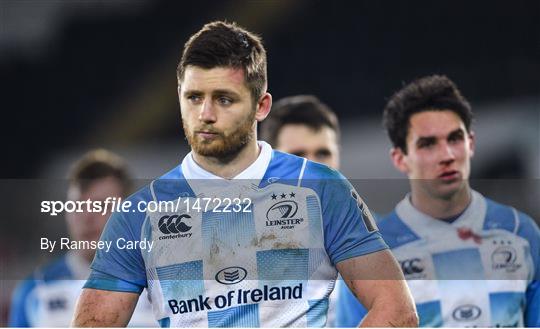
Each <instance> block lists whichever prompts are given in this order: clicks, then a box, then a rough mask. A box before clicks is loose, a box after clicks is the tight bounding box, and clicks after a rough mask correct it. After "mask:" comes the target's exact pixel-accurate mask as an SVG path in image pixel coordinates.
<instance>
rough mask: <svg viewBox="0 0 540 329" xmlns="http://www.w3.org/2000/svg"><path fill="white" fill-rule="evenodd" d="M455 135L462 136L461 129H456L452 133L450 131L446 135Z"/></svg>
mask: <svg viewBox="0 0 540 329" xmlns="http://www.w3.org/2000/svg"><path fill="white" fill-rule="evenodd" d="M457 134H464V131H463V129H461V128H458V129H456V130H453V131H451V132H450V133H449V134H448V136H455V135H457Z"/></svg>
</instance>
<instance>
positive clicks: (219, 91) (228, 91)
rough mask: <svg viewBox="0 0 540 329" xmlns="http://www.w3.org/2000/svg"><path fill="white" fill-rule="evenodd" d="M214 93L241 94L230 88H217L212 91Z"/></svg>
mask: <svg viewBox="0 0 540 329" xmlns="http://www.w3.org/2000/svg"><path fill="white" fill-rule="evenodd" d="M212 94H214V95H230V96H240V94H239V93H237V92H235V91H233V90H230V89H216V90H214V91H212Z"/></svg>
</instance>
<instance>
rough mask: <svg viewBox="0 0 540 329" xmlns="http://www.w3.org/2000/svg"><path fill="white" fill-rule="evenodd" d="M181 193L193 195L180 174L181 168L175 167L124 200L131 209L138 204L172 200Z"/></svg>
mask: <svg viewBox="0 0 540 329" xmlns="http://www.w3.org/2000/svg"><path fill="white" fill-rule="evenodd" d="M182 193H184V194H185V193H193V192H191V188H190V187H189V185H188V184H187V182H186V179H185V178H184V176H183V174H182V168H181V166H180V165H179V166H176V167H174V168H173V169H171V170H169V171H168V172H166V173H164V174H163V175H161V176H159V177H156V178H154V179H152V180H151V181H150V182H148V183H147V184H146V185H144V186H143V187H141V188H140V189H139V190H137V191H136V192H134V193H133V194H131V195H130V196H129V197H127V198H126V201H129V202H130V204H131V207H134V206H135V205H136V204H137V203H139V202H149V201H152V200H156V199H159V200H164V199H174V198H176V197H178V196H179V195H180V194H182Z"/></svg>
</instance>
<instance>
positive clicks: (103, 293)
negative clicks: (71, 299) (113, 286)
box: [71, 288, 139, 327]
mask: <svg viewBox="0 0 540 329" xmlns="http://www.w3.org/2000/svg"><path fill="white" fill-rule="evenodd" d="M138 299H139V295H138V294H136V293H132V292H118V291H108V290H98V289H88V288H86V289H83V291H82V293H81V296H80V297H79V300H78V301H77V306H76V308H75V314H74V316H73V321H72V323H71V326H72V327H125V326H127V324H128V323H129V320H130V319H131V315H132V314H133V310H134V309H135V306H137V300H138Z"/></svg>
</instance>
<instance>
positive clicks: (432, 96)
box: [383, 75, 473, 153]
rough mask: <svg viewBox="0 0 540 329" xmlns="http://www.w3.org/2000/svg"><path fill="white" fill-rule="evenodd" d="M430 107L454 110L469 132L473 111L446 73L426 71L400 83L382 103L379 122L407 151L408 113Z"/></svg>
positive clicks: (429, 109)
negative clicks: (402, 83)
mask: <svg viewBox="0 0 540 329" xmlns="http://www.w3.org/2000/svg"><path fill="white" fill-rule="evenodd" d="M432 110H435V111H443V110H450V111H453V112H455V113H456V114H457V115H458V116H459V117H460V118H461V120H462V121H463V123H464V124H465V128H466V129H467V132H470V129H471V123H472V119H473V113H472V111H471V105H470V104H469V102H468V101H467V100H466V99H465V97H463V95H461V92H460V91H459V89H458V88H457V86H456V84H455V83H454V82H453V81H452V80H450V79H449V78H448V77H446V76H444V75H430V76H426V77H422V78H420V79H417V80H414V81H413V82H411V83H409V84H408V85H406V86H404V87H403V88H401V89H400V90H399V91H397V92H396V93H394V95H392V97H391V98H390V100H389V101H388V103H387V104H386V107H385V108H384V114H383V126H384V127H385V128H386V131H387V133H388V136H389V137H390V140H391V141H392V144H393V146H394V147H396V148H400V149H401V150H402V151H403V152H404V153H407V134H408V133H409V126H410V118H411V116H412V115H413V114H415V113H418V112H423V111H432Z"/></svg>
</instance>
